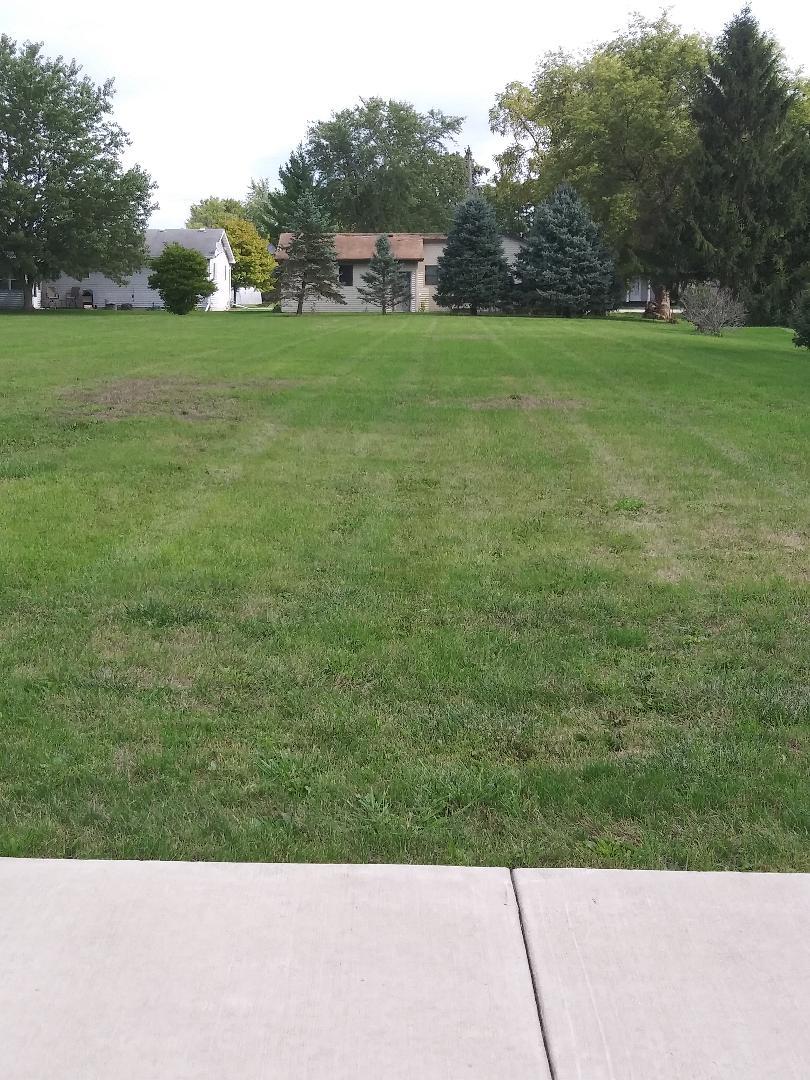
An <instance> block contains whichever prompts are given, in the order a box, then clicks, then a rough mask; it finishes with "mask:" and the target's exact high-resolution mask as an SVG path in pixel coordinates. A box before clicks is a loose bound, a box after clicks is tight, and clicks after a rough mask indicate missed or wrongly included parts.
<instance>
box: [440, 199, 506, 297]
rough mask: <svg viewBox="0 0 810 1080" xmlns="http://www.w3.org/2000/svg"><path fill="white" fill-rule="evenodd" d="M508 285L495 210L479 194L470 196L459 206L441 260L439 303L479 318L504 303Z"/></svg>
mask: <svg viewBox="0 0 810 1080" xmlns="http://www.w3.org/2000/svg"><path fill="white" fill-rule="evenodd" d="M508 283H509V271H508V269H507V265H506V259H505V258H504V254H503V245H502V244H501V236H500V233H499V232H498V224H497V219H496V217H495V211H494V209H493V207H492V206H491V204H490V203H488V202H487V201H486V200H485V199H482V198H481V196H480V195H471V196H470V197H469V198H468V199H465V200H464V202H462V203H460V204H459V205H458V207H457V209H456V213H455V216H454V218H453V224H452V225H451V227H450V231H449V233H448V236H447V244H446V245H445V249H444V254H443V255H442V256H440V258H439V285H438V288H437V289H436V303H437V304H440V305H441V306H442V307H449V308H456V309H458V308H467V310H468V311H469V313H470V314H471V315H477V314H478V312H479V311H480V310H481V309H482V308H496V307H499V306H500V305H501V304H502V303H503V301H504V298H505V295H506V290H507V287H508Z"/></svg>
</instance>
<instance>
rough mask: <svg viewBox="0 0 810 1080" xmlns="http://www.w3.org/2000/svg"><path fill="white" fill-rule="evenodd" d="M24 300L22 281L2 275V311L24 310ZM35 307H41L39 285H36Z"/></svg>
mask: <svg viewBox="0 0 810 1080" xmlns="http://www.w3.org/2000/svg"><path fill="white" fill-rule="evenodd" d="M23 300H24V298H23V290H22V282H20V281H15V279H14V278H3V277H0V311H10V310H11V311H16V310H20V311H22V308H23ZM34 307H35V308H38V307H41V297H40V293H39V286H38V285H35V286H34Z"/></svg>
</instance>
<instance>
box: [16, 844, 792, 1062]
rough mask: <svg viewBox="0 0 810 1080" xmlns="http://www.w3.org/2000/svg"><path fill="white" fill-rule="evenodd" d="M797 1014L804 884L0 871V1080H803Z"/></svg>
mask: <svg viewBox="0 0 810 1080" xmlns="http://www.w3.org/2000/svg"><path fill="white" fill-rule="evenodd" d="M808 1008H810V875H770V874H751V875H742V874H680V873H658V872H649V871H638V872H636V871H580V870H519V871H515V872H514V874H510V872H509V871H507V870H499V869H464V868H455V867H418V866H294V865H239V864H213V863H135V862H73V861H47V860H46V861H43V860H18V859H0V1077H1V1078H2V1080H136V1078H137V1080H192V1078H193V1080H311V1078H316V1077H317V1078H319V1080H349V1078H351V1080H365V1078H368V1080H372V1078H373V1080H388V1078H405V1077H408V1078H414V1080H439V1078H441V1080H456V1078H462V1077H464V1078H471V1080H495V1078H501V1077H503V1078H507V1077H508V1078H510V1080H524V1078H527V1080H528V1078H538V1080H550V1078H551V1077H552V1076H553V1077H554V1080H574V1078H576V1080H599V1078H602V1077H605V1078H612V1080H653V1078H655V1080H670V1078H672V1080H675V1078H678V1080H686V1078H689V1080H709V1078H711V1080H721V1078H722V1080H725V1078H728V1080H732V1078H734V1080H748V1078H750V1080H764V1078H766V1077H770V1076H779V1077H784V1078H794V1077H795V1078H797V1080H798V1078H799V1077H802V1078H805V1077H808V1076H810V1025H808V1024H807V1023H806V1021H805V1017H806V1015H807V1013H808ZM549 1062H550V1065H549Z"/></svg>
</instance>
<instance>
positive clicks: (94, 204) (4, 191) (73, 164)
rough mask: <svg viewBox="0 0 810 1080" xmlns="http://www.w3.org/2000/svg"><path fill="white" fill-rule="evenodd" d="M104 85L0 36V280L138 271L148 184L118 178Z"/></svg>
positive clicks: (126, 174) (121, 174)
mask: <svg viewBox="0 0 810 1080" xmlns="http://www.w3.org/2000/svg"><path fill="white" fill-rule="evenodd" d="M112 103H113V84H112V82H111V81H108V82H105V83H102V84H101V85H96V84H95V83H94V82H93V81H92V80H91V79H90V78H89V77H87V76H86V75H82V74H81V68H80V67H79V65H78V64H77V63H76V62H75V61H66V60H64V59H62V58H61V57H57V58H56V59H55V60H54V59H49V58H48V57H46V56H44V55H43V53H42V46H41V45H38V44H32V43H26V44H23V45H18V44H17V43H16V42H14V41H12V39H11V38H9V37H7V36H6V35H0V274H3V275H7V276H10V277H13V278H17V279H19V280H21V281H22V282H23V289H24V294H25V306H26V308H27V309H29V310H30V309H31V307H32V306H33V304H32V293H33V287H34V284H35V283H36V282H38V281H42V280H48V279H53V278H56V277H58V276H59V275H60V274H62V273H65V274H69V275H71V276H72V277H77V278H81V277H83V276H84V275H86V274H89V273H92V272H100V273H104V274H106V275H108V276H109V277H111V278H113V279H114V280H116V281H121V280H122V279H123V278H124V277H125V275H127V274H128V273H131V272H132V271H134V270H137V269H139V268H140V267H142V266H143V265H144V263H145V262H146V255H145V251H144V243H143V237H144V230H145V228H146V224H147V221H148V218H149V214H150V212H151V210H152V209H153V206H152V192H153V185H152V182H151V180H150V178H149V176H148V175H147V173H146V172H144V170H143V169H141V168H140V167H139V166H137V165H136V166H133V167H131V168H128V169H125V168H124V166H123V163H122V157H123V154H124V151H125V150H126V148H127V146H128V145H129V139H128V137H127V135H126V133H125V132H124V131H123V130H122V129H121V128H120V127H119V126H118V124H116V123H115V122H114V120H112V119H111V112H112Z"/></svg>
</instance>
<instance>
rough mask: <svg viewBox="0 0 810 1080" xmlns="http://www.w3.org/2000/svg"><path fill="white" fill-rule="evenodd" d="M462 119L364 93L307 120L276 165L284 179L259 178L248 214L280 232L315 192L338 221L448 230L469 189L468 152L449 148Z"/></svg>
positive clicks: (368, 227)
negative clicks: (347, 105)
mask: <svg viewBox="0 0 810 1080" xmlns="http://www.w3.org/2000/svg"><path fill="white" fill-rule="evenodd" d="M461 124H462V117H460V116H449V115H447V114H446V113H443V112H442V111H441V110H439V109H430V110H428V111H427V112H424V113H423V112H419V111H418V110H417V109H415V108H414V106H413V105H410V104H408V102H405V101H394V100H388V101H385V100H383V99H382V98H378V97H372V98H367V99H363V100H361V101H360V103H359V104H358V105H356V106H355V107H354V108H351V109H342V110H340V111H339V112H336V113H333V115H332V116H331V117H330V118H329V119H328V120H322V121H319V122H318V123H315V124H313V125H312V126H311V127H310V128H309V131H308V132H307V136H306V138H305V140H304V142H303V143H302V144H301V145H300V146H299V147H298V148H297V150H295V151H294V152H293V154H292V155H291V156H290V159H289V161H288V162H287V164H286V165H285V166H283V167H282V168H281V169H280V170H279V180H280V186H279V187H277V188H274V187H271V185H270V184H269V182H267V181H254V182H253V184H252V186H251V194H250V196H249V198H248V214H249V216H250V217H251V219H252V220H253V221H255V222H256V224H257V225H258V226H259V227H260V228H262V229H265V230H266V231H267V232H269V234H270V235H271V236H275V235H277V233H279V232H281V231H282V230H284V229H288V228H289V227H290V221H289V220H284V219H285V217H286V218H289V214H290V211H291V208H292V206H293V205H294V204H295V203H296V201H297V200H298V198H299V197H300V196H301V195H302V194H304V193H305V192H309V193H313V192H317V197H318V200H319V202H320V204H321V206H322V207H323V209H324V211H325V213H326V214H327V215H328V216H329V218H330V219H331V220H332V222H333V223H334V224H335V226H336V227H337V228H339V229H344V230H347V231H349V230H355V231H360V232H395V231H404V232H436V231H443V230H445V229H447V227H448V226H449V224H450V221H451V220H452V217H453V211H454V208H455V206H456V204H457V203H458V202H459V200H460V199H463V198H464V197H465V196H466V195H467V194H468V186H469V185H468V179H467V166H466V164H465V159H464V155H463V154H460V153H458V152H457V151H456V150H454V149H453V148H452V147H453V144H454V142H455V139H456V136H457V135H458V133H459V132H460V130H461Z"/></svg>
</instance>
